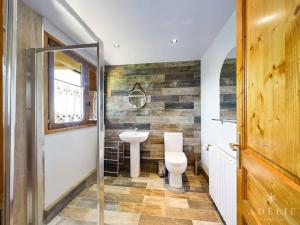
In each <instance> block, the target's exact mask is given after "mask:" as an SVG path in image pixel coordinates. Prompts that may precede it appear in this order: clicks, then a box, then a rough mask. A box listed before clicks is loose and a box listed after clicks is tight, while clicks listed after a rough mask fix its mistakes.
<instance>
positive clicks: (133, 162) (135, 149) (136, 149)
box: [130, 143, 140, 177]
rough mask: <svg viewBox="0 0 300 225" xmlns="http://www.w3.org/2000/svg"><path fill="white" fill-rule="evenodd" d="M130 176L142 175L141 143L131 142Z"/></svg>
mask: <svg viewBox="0 0 300 225" xmlns="http://www.w3.org/2000/svg"><path fill="white" fill-rule="evenodd" d="M130 176H131V177H138V176H140V143H130Z"/></svg>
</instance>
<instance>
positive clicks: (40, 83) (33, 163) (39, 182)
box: [26, 41, 104, 225]
mask: <svg viewBox="0 0 300 225" xmlns="http://www.w3.org/2000/svg"><path fill="white" fill-rule="evenodd" d="M89 48H96V49H97V160H96V169H97V193H98V194H97V202H98V225H104V58H103V43H102V42H101V41H99V42H98V43H92V44H82V45H69V46H58V47H49V48H30V49H27V50H26V68H27V69H26V118H27V124H26V127H27V143H28V144H27V149H28V153H27V154H28V155H27V157H28V159H27V165H28V166H27V170H28V173H27V174H28V178H27V182H28V186H27V190H28V193H27V196H28V198H27V201H28V204H27V208H28V221H27V222H28V224H32V225H42V224H43V225H44V224H45V221H44V218H45V216H44V199H45V188H44V182H45V173H44V162H45V159H44V157H45V155H44V151H45V143H44V136H45V132H44V119H47V118H44V94H45V93H44V70H43V66H40V65H42V64H43V54H44V53H49V52H58V51H60V52H61V51H70V50H80V49H89Z"/></svg>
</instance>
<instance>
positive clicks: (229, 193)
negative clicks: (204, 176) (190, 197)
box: [209, 146, 237, 225]
mask: <svg viewBox="0 0 300 225" xmlns="http://www.w3.org/2000/svg"><path fill="white" fill-rule="evenodd" d="M209 194H210V195H211V197H212V199H213V201H214V202H215V204H216V206H217V208H218V210H219V212H220V213H221V215H222V217H223V219H224V221H225V222H226V224H227V225H236V224H237V219H236V217H237V165H236V159H235V158H233V157H232V156H230V155H229V154H227V153H226V152H225V151H223V150H221V149H220V148H217V147H214V146H211V147H209Z"/></svg>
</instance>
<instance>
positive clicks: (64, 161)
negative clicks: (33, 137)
mask: <svg viewBox="0 0 300 225" xmlns="http://www.w3.org/2000/svg"><path fill="white" fill-rule="evenodd" d="M96 134H97V130H96V127H90V128H83V129H78V130H72V131H67V132H62V133H56V134H49V135H46V137H45V207H48V206H49V205H50V204H51V203H53V202H54V201H55V200H57V199H58V198H59V197H60V196H61V195H62V194H64V193H65V192H66V191H68V190H69V189H70V188H71V187H73V186H74V185H76V184H78V183H79V182H80V181H82V179H83V178H85V177H86V176H87V175H88V174H89V173H90V172H92V171H93V170H94V169H95V168H96V149H97V139H96Z"/></svg>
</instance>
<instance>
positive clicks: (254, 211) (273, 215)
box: [237, 0, 300, 225]
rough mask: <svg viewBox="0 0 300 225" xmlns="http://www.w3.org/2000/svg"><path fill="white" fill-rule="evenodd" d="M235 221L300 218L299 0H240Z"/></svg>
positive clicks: (296, 220)
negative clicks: (238, 147) (236, 206)
mask: <svg viewBox="0 0 300 225" xmlns="http://www.w3.org/2000/svg"><path fill="white" fill-rule="evenodd" d="M237 80H238V84H237V91H238V94H237V97H238V132H239V136H240V143H239V144H240V168H239V170H238V177H239V180H238V221H239V224H249V225H251V224H272V225H276V224H280V225H284V224H292V225H296V224H300V0H237Z"/></svg>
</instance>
